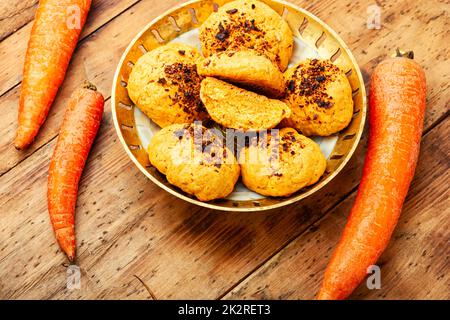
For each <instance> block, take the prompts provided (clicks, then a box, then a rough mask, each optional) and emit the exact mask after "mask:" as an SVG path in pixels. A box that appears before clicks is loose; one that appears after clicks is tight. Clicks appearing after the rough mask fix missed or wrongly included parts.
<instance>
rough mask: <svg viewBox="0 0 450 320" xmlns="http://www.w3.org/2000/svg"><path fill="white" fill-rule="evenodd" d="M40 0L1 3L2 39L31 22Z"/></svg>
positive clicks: (0, 39)
mask: <svg viewBox="0 0 450 320" xmlns="http://www.w3.org/2000/svg"><path fill="white" fill-rule="evenodd" d="M37 3H38V0H12V1H2V2H1V3H0V41H2V40H3V39H4V38H6V37H7V36H9V35H10V34H11V33H14V32H15V31H16V30H17V29H19V28H21V27H22V26H23V25H25V24H27V23H28V22H30V21H31V20H32V19H33V17H34V12H35V10H36V6H37Z"/></svg>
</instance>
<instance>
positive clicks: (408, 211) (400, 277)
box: [225, 119, 450, 300]
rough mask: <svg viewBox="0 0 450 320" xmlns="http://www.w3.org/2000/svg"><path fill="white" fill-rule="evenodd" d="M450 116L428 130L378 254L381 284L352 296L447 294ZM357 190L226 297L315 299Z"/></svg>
mask: <svg viewBox="0 0 450 320" xmlns="http://www.w3.org/2000/svg"><path fill="white" fill-rule="evenodd" d="M449 134H450V119H447V120H445V121H444V122H443V123H441V124H440V125H439V126H438V127H436V128H435V129H434V130H432V131H431V132H430V133H429V134H427V135H426V136H425V137H424V139H423V141H422V146H421V147H422V150H421V156H420V160H419V163H418V167H417V170H416V175H415V178H414V181H413V183H412V186H411V189H410V192H409V195H408V197H407V199H406V202H405V205H404V208H403V213H402V216H401V219H400V221H399V224H398V226H397V228H396V231H395V233H394V235H393V238H392V240H391V243H390V245H389V247H388V249H387V250H386V252H385V253H384V254H383V255H382V257H381V258H380V261H379V262H378V265H379V266H380V267H381V282H382V283H381V289H379V290H369V289H367V287H366V286H365V284H364V283H363V284H362V285H361V286H360V287H359V289H358V290H357V291H356V292H355V293H354V294H353V296H352V297H351V298H356V299H361V298H364V299H380V298H382V299H447V300H448V299H449V298H450V274H449V273H448V270H449V267H450V264H449V252H448V245H449V240H450V222H449V220H448V215H449V213H450V190H449V189H448V181H449V178H450V160H449V156H450V152H449V150H450V142H449V141H448V139H447V137H448V135H449ZM355 195H356V193H353V194H352V196H351V197H349V198H347V199H346V200H345V201H344V202H343V203H341V204H340V205H339V206H337V207H336V208H335V209H334V210H332V211H331V212H329V213H328V214H327V215H326V216H325V217H324V218H322V219H321V220H320V221H318V222H317V223H315V224H314V225H313V226H312V227H311V228H310V229H309V230H308V231H307V232H305V233H303V234H302V235H301V236H299V237H298V238H297V239H296V240H295V241H293V242H291V243H290V244H289V245H288V246H287V247H286V248H285V249H284V250H282V251H280V252H279V253H278V254H277V255H276V256H274V257H273V258H272V259H270V260H269V261H267V263H265V264H264V266H262V267H261V268H260V269H259V270H258V271H257V272H255V273H254V274H252V275H251V276H250V277H249V278H248V279H246V280H245V281H244V282H242V283H241V284H240V285H239V286H237V287H236V288H235V289H233V291H231V292H230V293H229V294H228V295H227V296H226V297H225V298H227V299H313V298H314V297H315V294H316V293H317V291H318V289H319V286H320V281H321V278H322V275H323V272H324V270H325V268H326V265H327V262H328V261H329V258H330V255H331V254H332V250H333V248H334V247H335V245H336V244H337V242H338V240H339V236H340V234H341V232H342V230H343V227H344V225H345V222H346V218H347V215H348V212H349V211H350V208H351V205H352V204H353V201H354V197H355Z"/></svg>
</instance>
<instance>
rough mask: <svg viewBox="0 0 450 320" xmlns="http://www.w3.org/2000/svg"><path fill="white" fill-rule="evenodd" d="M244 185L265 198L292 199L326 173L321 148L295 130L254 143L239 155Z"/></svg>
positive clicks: (287, 130) (287, 129) (284, 129)
mask: <svg viewBox="0 0 450 320" xmlns="http://www.w3.org/2000/svg"><path fill="white" fill-rule="evenodd" d="M239 163H240V165H241V172H242V181H243V183H244V184H245V185H246V186H247V188H249V189H250V190H253V191H255V192H258V193H260V194H262V195H265V196H274V197H284V196H290V195H291V194H293V193H294V192H296V191H298V190H300V189H302V188H303V187H306V186H309V185H312V184H314V183H316V182H317V181H318V180H319V179H320V177H321V176H322V175H323V173H324V172H325V168H326V159H325V157H324V155H323V154H322V152H321V151H320V148H319V146H318V145H317V144H316V143H315V142H314V141H313V140H311V139H309V138H307V137H305V136H303V135H301V134H299V133H297V131H296V130H294V129H292V128H283V129H281V130H280V131H279V134H278V136H277V135H276V134H275V133H272V135H268V136H267V138H266V139H261V138H259V139H258V141H255V140H253V141H252V142H251V143H250V145H249V146H248V147H245V148H243V149H242V150H241V153H240V155H239Z"/></svg>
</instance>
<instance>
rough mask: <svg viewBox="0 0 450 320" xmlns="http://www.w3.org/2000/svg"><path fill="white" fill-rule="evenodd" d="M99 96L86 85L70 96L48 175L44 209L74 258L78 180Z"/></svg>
mask: <svg viewBox="0 0 450 320" xmlns="http://www.w3.org/2000/svg"><path fill="white" fill-rule="evenodd" d="M103 105H104V99H103V96H102V95H101V94H100V93H99V92H97V91H96V88H95V87H94V86H93V85H91V84H87V85H85V86H84V87H83V88H79V89H77V90H76V91H75V92H74V93H73V94H72V96H71V97H70V100H69V103H68V106H67V109H66V113H65V115H64V120H63V123H62V126H61V131H60V133H59V137H58V141H57V143H56V147H55V150H54V152H53V156H52V158H51V161H50V169H49V175H48V191H47V200H48V212H49V214H50V220H51V223H52V226H53V229H54V232H55V235H56V239H57V241H58V243H59V245H60V247H61V249H62V250H63V251H64V252H65V253H66V254H67V257H68V258H69V260H70V261H71V262H73V261H74V259H75V247H76V244H75V206H76V202H77V194H78V183H79V181H80V178H81V174H82V173H83V169H84V166H85V163H86V160H87V157H88V155H89V151H90V149H91V146H92V143H93V142H94V139H95V136H96V134H97V131H98V128H99V126H100V122H101V119H102V115H103Z"/></svg>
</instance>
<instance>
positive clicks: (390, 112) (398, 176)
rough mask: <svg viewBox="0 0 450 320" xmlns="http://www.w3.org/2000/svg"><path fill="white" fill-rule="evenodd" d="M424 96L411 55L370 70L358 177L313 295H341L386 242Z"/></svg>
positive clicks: (415, 147) (405, 184) (409, 171)
mask: <svg viewBox="0 0 450 320" xmlns="http://www.w3.org/2000/svg"><path fill="white" fill-rule="evenodd" d="M425 97H426V83H425V74H424V72H423V70H422V68H421V67H420V66H419V64H417V63H416V62H414V61H413V60H411V59H407V58H404V57H396V58H392V59H387V60H385V61H383V62H381V63H380V64H379V65H378V66H377V67H376V69H375V71H374V73H373V74H372V77H371V83H370V106H369V108H370V109H369V125H370V131H369V144H368V151H367V155H366V159H365V163H364V169H363V176H362V180H361V184H360V186H359V188H358V194H357V196H356V200H355V203H354V205H353V207H352V210H351V212H350V216H349V218H348V221H347V225H346V226H345V229H344V232H343V234H342V236H341V239H340V241H339V244H338V246H337V248H336V250H335V252H334V254H333V256H332V258H331V261H330V262H329V264H328V267H327V269H326V271H325V275H324V280H323V283H322V286H321V288H320V291H319V294H318V297H317V298H318V299H320V300H334V299H345V298H347V297H348V296H349V295H350V294H351V293H352V292H353V290H354V289H355V288H356V287H357V286H358V285H359V283H360V282H361V281H363V279H364V278H365V276H366V275H367V269H368V268H369V267H370V266H371V265H373V264H375V263H376V261H377V260H378V258H379V257H380V255H381V253H382V252H383V251H384V250H385V248H386V247H387V245H388V243H389V240H390V238H391V235H392V233H393V231H394V228H395V226H396V224H397V221H398V219H399V216H400V213H401V210H402V206H403V202H404V200H405V197H406V194H407V193H408V188H409V186H410V183H411V180H412V178H413V176H414V171H415V168H416V163H417V159H418V155H419V147H420V139H421V135H422V130H423V119H424V113H425Z"/></svg>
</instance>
